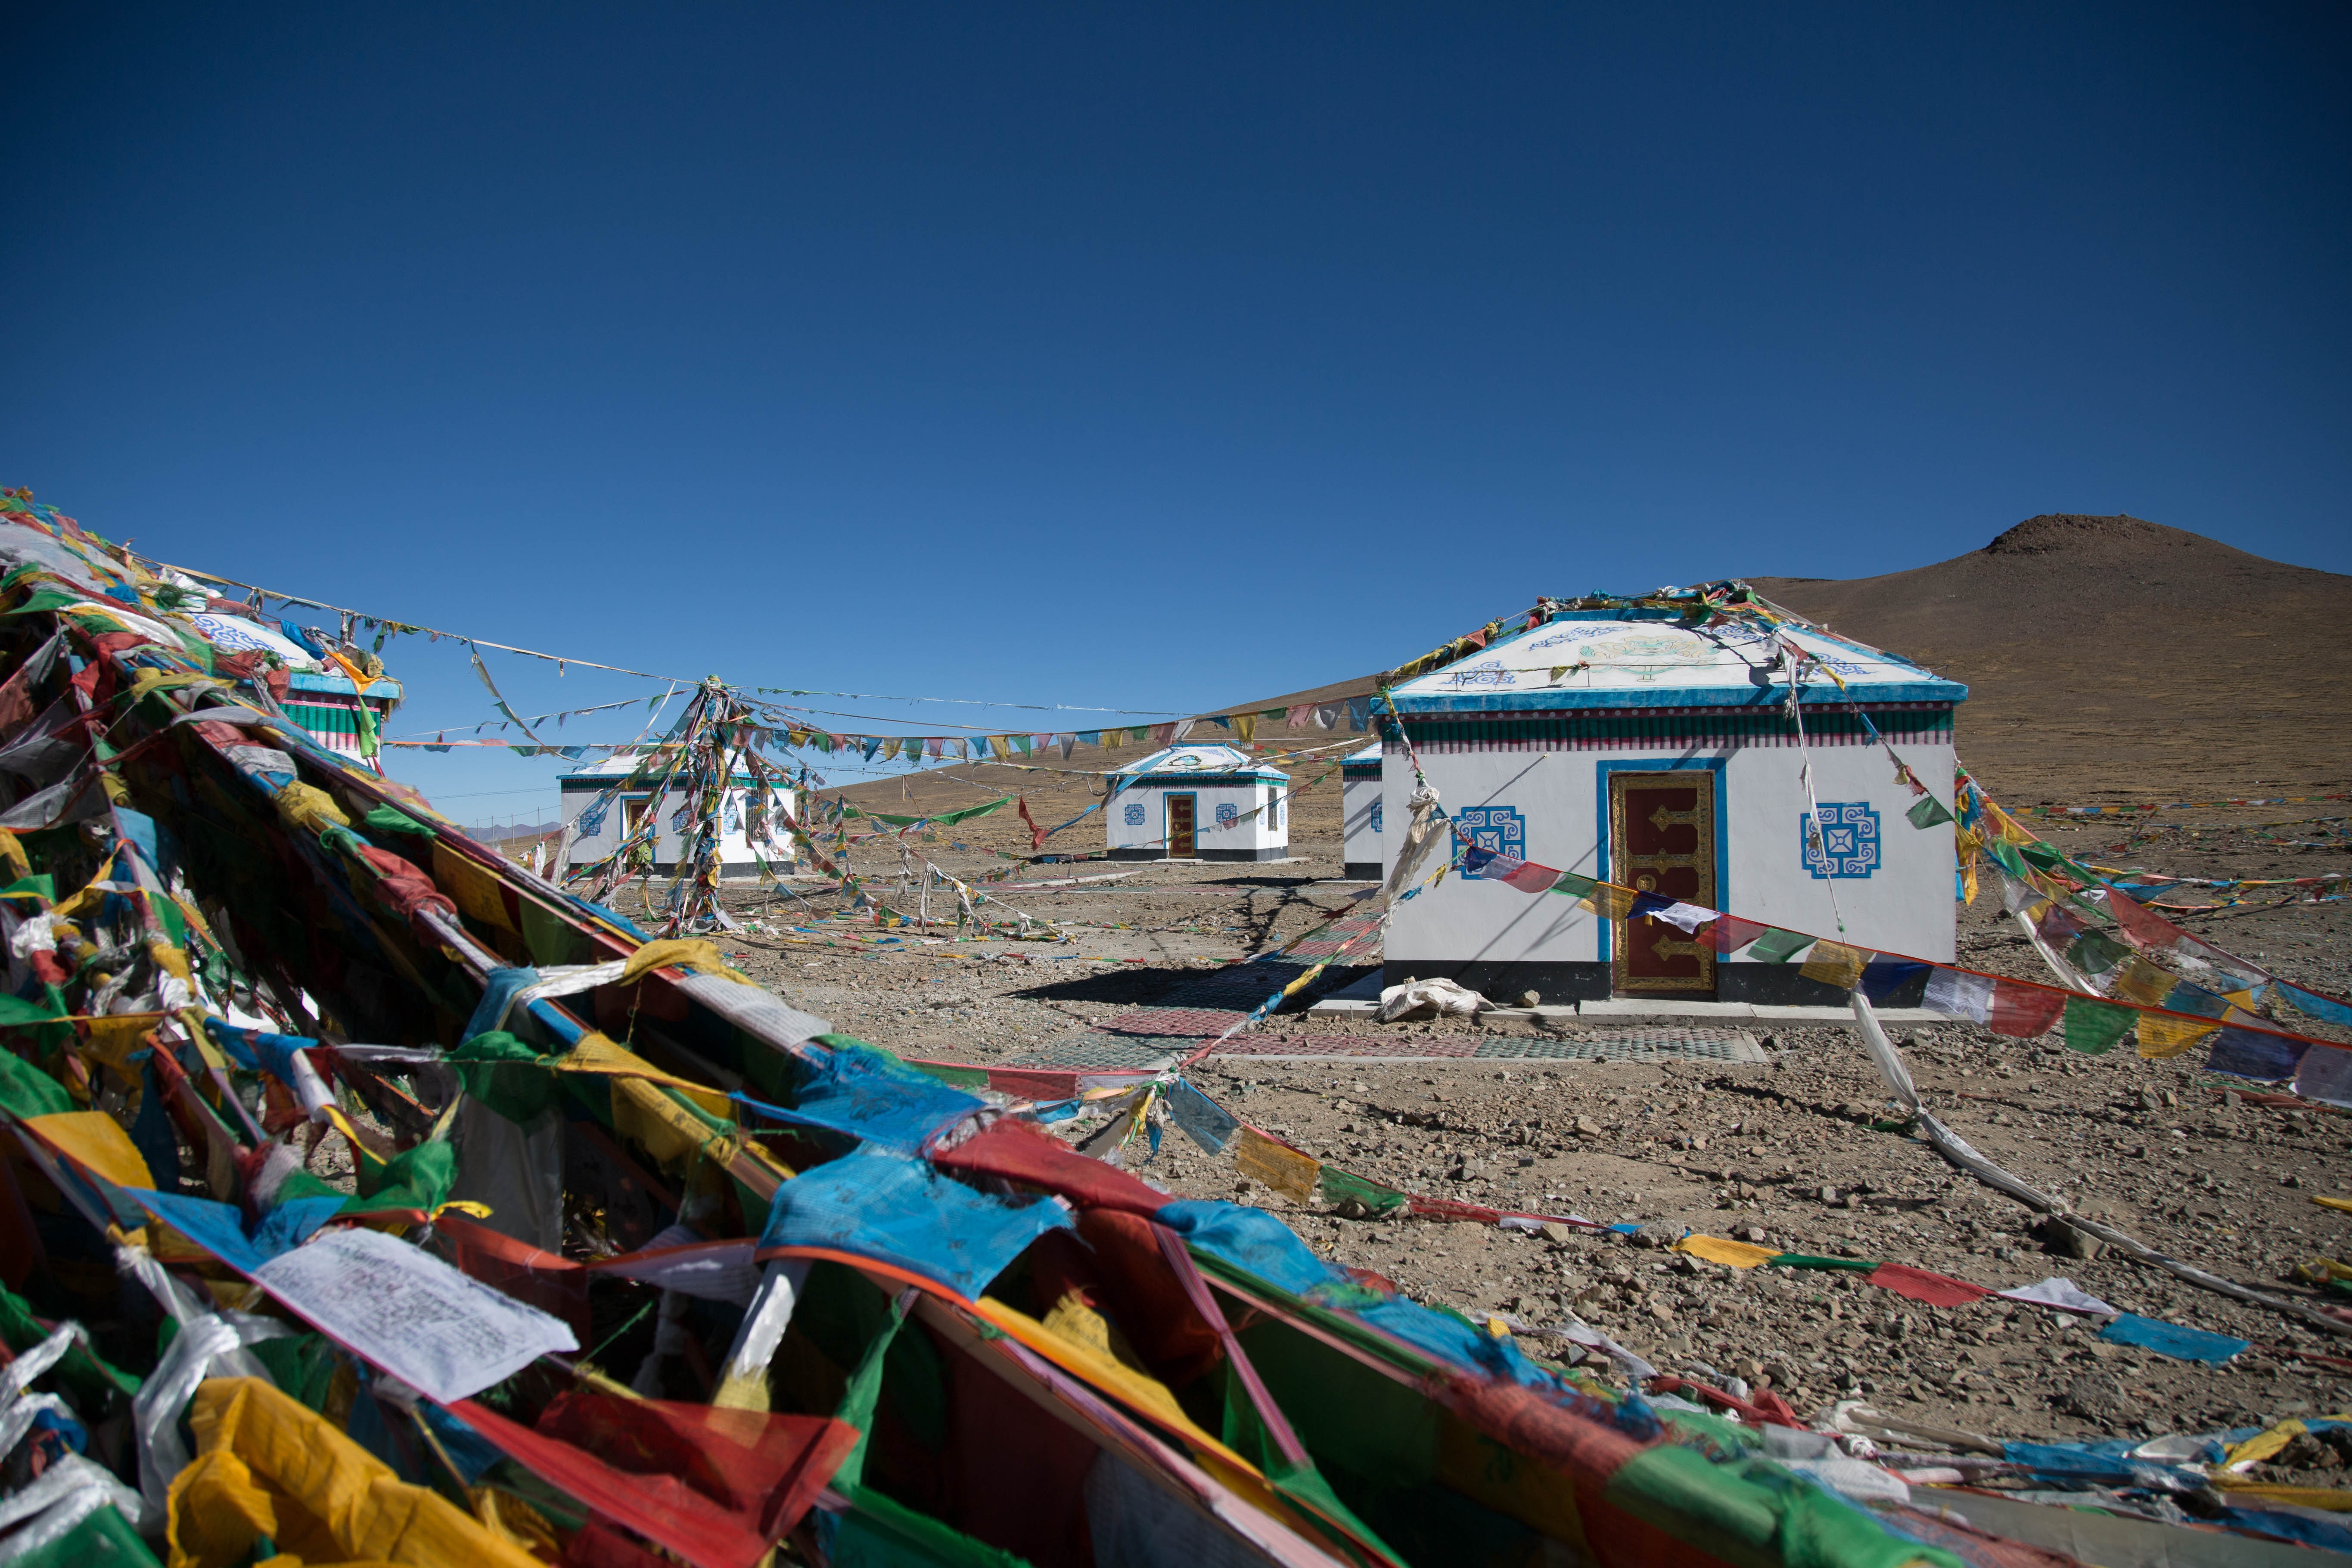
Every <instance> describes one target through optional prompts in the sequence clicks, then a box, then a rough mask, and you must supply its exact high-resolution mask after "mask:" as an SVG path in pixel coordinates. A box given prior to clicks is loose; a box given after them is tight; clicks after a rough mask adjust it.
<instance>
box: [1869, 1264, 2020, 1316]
mask: <svg viewBox="0 0 2352 1568" xmlns="http://www.w3.org/2000/svg"><path fill="white" fill-rule="evenodd" d="M1864 1281H1865V1283H1868V1284H1872V1285H1875V1286H1877V1287H1878V1288H1879V1289H1882V1290H1892V1291H1894V1292H1895V1294H1896V1295H1898V1296H1906V1297H1908V1298H1910V1299H1911V1300H1914V1301H1925V1302H1926V1303H1927V1305H1928V1306H1930V1307H1965V1306H1967V1305H1968V1304H1969V1302H1971V1301H1981V1300H1984V1299H1985V1298H1986V1297H1987V1296H1990V1295H1991V1294H1992V1292H1991V1291H1990V1290H1988V1289H1985V1288H1984V1287H1983V1286H1981V1285H1971V1284H1969V1282H1968V1281H1967V1280H1965V1279H1953V1278H1952V1277H1951V1276H1950V1275H1948V1274H1935V1273H1930V1272H1929V1271H1928V1270H1927V1269H1925V1268H1911V1267H1909V1266H1908V1265H1906V1264H1901V1263H1882V1264H1880V1265H1879V1266H1878V1267H1877V1268H1874V1269H1872V1270H1871V1271H1870V1273H1869V1274H1868V1275H1867V1276H1865V1277H1864Z"/></svg>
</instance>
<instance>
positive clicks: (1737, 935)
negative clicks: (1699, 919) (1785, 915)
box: [1706, 915, 1772, 953]
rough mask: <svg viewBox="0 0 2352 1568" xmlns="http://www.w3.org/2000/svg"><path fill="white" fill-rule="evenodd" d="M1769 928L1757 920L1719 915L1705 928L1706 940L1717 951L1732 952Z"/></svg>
mask: <svg viewBox="0 0 2352 1568" xmlns="http://www.w3.org/2000/svg"><path fill="white" fill-rule="evenodd" d="M1771 929H1772V928H1771V927H1770V926H1768V925H1765V924H1762V923H1761V922H1759V921H1750V920H1742V919H1740V918H1739V917H1738V915H1720V916H1717V919H1716V922H1715V923H1714V924H1713V925H1711V926H1709V927H1707V928H1706V941H1707V944H1708V945H1709V946H1711V947H1713V948H1714V949H1715V951H1716V952H1721V953H1733V952H1738V951H1739V950H1740V949H1741V948H1743V947H1746V946H1747V945H1748V943H1749V942H1754V941H1755V940H1756V939H1757V938H1758V937H1759V936H1762V935H1763V934H1764V933H1765V932H1766V931H1770V930H1771Z"/></svg>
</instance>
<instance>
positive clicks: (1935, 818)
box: [1903, 795, 1952, 827]
mask: <svg viewBox="0 0 2352 1568" xmlns="http://www.w3.org/2000/svg"><path fill="white" fill-rule="evenodd" d="M1903 815H1904V816H1906V817H1908V818H1910V820H1911V826H1914V827H1933V826H1937V824H1938V823H1945V822H1949V821H1951V820H1952V814H1951V813H1950V812H1948V811H1946V810H1945V809H1944V803H1943V802H1941V801H1939V800H1937V798H1936V797H1935V796H1934V795H1922V796H1921V797H1920V798H1919V800H1918V802H1917V804H1916V805H1913V806H1912V807H1911V809H1910V810H1908V811H1906V812H1905V813H1904V814H1903Z"/></svg>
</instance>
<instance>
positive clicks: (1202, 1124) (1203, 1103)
mask: <svg viewBox="0 0 2352 1568" xmlns="http://www.w3.org/2000/svg"><path fill="white" fill-rule="evenodd" d="M1165 1100H1166V1103H1167V1106H1168V1114H1169V1116H1170V1117H1171V1119H1172V1120H1173V1121H1175V1123H1176V1126H1177V1129H1178V1131H1181V1132H1182V1133H1183V1134H1184V1136H1186V1137H1187V1138H1190V1139H1191V1140H1192V1142H1195V1143H1198V1144H1199V1145H1200V1146H1201V1147H1202V1148H1203V1149H1205V1150H1207V1151H1208V1152H1210V1153H1212V1154H1222V1153H1223V1152H1225V1145H1226V1144H1228V1143H1230V1142H1233V1141H1234V1133H1236V1132H1238V1131H1241V1125H1242V1124H1241V1123H1240V1122H1239V1121H1235V1120H1234V1116H1233V1113H1232V1112H1231V1111H1228V1110H1226V1109H1225V1108H1224V1107H1223V1106H1222V1105H1219V1104H1218V1103H1217V1102H1216V1101H1215V1100H1211V1099H1210V1098H1209V1097H1208V1096H1207V1095H1205V1094H1202V1092H1201V1091H1200V1090H1199V1089H1196V1088H1194V1087H1193V1086H1192V1083H1191V1082H1190V1081H1189V1080H1187V1079H1181V1078H1180V1079H1177V1080H1176V1081H1175V1082H1173V1083H1171V1084H1170V1085H1169V1086H1168V1092H1167V1095H1166V1097H1165Z"/></svg>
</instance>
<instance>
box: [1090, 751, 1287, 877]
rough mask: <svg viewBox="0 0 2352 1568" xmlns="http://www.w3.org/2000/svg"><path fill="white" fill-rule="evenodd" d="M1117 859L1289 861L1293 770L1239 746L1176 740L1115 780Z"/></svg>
mask: <svg viewBox="0 0 2352 1568" xmlns="http://www.w3.org/2000/svg"><path fill="white" fill-rule="evenodd" d="M1108 784H1109V785H1110V791H1111V794H1110V798H1109V799H1108V800H1107V801H1105V802H1104V803H1103V833H1104V840H1105V847H1107V848H1108V850H1109V852H1110V857H1111V858H1112V859H1114V860H1281V859H1286V858H1288V856H1289V854H1290V803H1289V801H1288V799H1287V798H1286V796H1287V795H1288V792H1289V789H1290V775H1289V774H1288V773H1283V772H1282V771H1280V770H1279V769H1276V768H1270V767H1266V766H1265V765H1263V764H1261V763H1258V762H1257V760H1256V759H1255V758H1253V757H1252V756H1251V755H1250V754H1249V753H1248V752H1244V751H1240V750H1238V749H1236V748H1234V747H1232V746H1213V745H1212V746H1171V747H1168V748H1167V749H1166V750H1164V751H1159V752H1152V753H1151V754H1150V756H1148V757H1145V758H1144V759H1143V760H1142V761H1140V762H1139V763H1135V764H1134V765H1133V766H1131V767H1129V768H1126V769H1123V770H1121V771H1120V772H1118V773H1114V774H1112V775H1111V776H1110V778H1109V780H1108Z"/></svg>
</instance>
